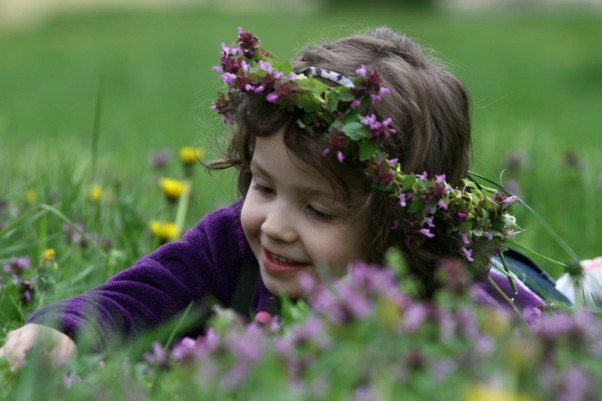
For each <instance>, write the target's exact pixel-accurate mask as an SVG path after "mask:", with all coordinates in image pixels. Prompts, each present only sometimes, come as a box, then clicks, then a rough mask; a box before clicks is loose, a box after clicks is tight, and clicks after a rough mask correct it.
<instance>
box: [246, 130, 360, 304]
mask: <svg viewBox="0 0 602 401" xmlns="http://www.w3.org/2000/svg"><path fill="white" fill-rule="evenodd" d="M251 172H252V174H253V181H252V183H251V187H250V188H249V191H248V193H247V196H246V199H245V203H244V206H243V209H242V216H241V219H242V225H243V228H244V230H245V234H246V236H247V239H248V241H249V244H250V245H251V248H252V249H253V253H254V254H255V257H256V258H257V260H258V262H259V266H260V270H261V276H262V279H263V281H264V283H265V285H266V287H267V288H268V289H269V290H270V291H271V292H273V293H276V294H278V293H284V294H286V295H288V296H290V297H299V296H301V293H302V290H301V286H300V284H299V278H300V276H301V275H302V274H309V275H311V276H314V277H315V278H318V279H319V278H320V277H321V276H323V275H324V274H326V275H336V276H338V275H341V274H343V273H344V271H345V268H346V266H347V265H348V264H349V263H350V262H353V261H355V260H357V259H361V258H362V257H364V256H365V244H366V243H367V242H368V241H365V239H364V238H363V235H365V229H364V227H365V224H364V223H362V221H363V220H362V219H361V218H359V216H358V213H357V212H355V213H354V211H352V210H350V208H349V207H348V205H347V204H346V203H345V202H344V200H343V198H342V196H341V194H336V193H335V190H334V188H333V187H332V184H331V183H330V181H328V180H327V179H326V178H325V177H324V176H323V175H321V174H320V173H319V172H318V171H317V170H316V169H315V168H314V167H312V166H310V165H308V164H306V163H304V162H302V161H301V160H299V159H298V158H296V157H295V156H294V155H292V154H291V153H290V151H288V150H287V149H286V147H285V145H284V142H283V139H282V132H281V131H278V132H277V133H275V134H272V135H270V136H267V137H258V138H256V142H255V150H254V154H253V159H252V161H251ZM327 268H328V269H327Z"/></svg>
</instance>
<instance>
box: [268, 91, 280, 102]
mask: <svg viewBox="0 0 602 401" xmlns="http://www.w3.org/2000/svg"><path fill="white" fill-rule="evenodd" d="M265 100H267V101H268V102H270V103H276V100H278V95H277V94H276V93H274V92H272V93H270V94H269V95H267V96H266V97H265Z"/></svg>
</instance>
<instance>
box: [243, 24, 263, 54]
mask: <svg viewBox="0 0 602 401" xmlns="http://www.w3.org/2000/svg"><path fill="white" fill-rule="evenodd" d="M238 43H239V44H240V49H241V50H242V52H243V54H244V56H245V57H246V58H253V57H255V56H256V55H257V52H259V51H260V50H259V39H257V36H255V35H253V34H252V33H251V32H247V31H245V30H244V29H242V28H238Z"/></svg>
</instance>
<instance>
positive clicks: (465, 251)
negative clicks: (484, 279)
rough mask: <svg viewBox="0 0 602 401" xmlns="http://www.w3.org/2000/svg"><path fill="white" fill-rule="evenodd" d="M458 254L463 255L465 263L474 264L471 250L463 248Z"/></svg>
mask: <svg viewBox="0 0 602 401" xmlns="http://www.w3.org/2000/svg"><path fill="white" fill-rule="evenodd" d="M460 252H461V253H462V254H463V255H464V257H465V258H466V260H467V261H469V262H474V259H473V257H472V249H470V248H467V247H465V246H463V247H462V248H460Z"/></svg>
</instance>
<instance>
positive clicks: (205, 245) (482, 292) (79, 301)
mask: <svg viewBox="0 0 602 401" xmlns="http://www.w3.org/2000/svg"><path fill="white" fill-rule="evenodd" d="M241 206H242V202H241V201H238V202H236V203H234V204H232V205H231V206H229V207H226V208H223V209H220V210H217V211H214V212H212V213H210V214H208V215H207V216H205V217H204V218H203V219H202V220H201V221H200V222H199V223H198V224H197V226H196V227H194V228H193V229H191V230H189V231H188V232H187V233H186V234H185V235H184V237H183V238H182V240H181V241H179V242H172V243H168V244H165V245H163V246H161V247H160V248H158V249H157V250H156V251H154V252H152V253H151V254H149V255H147V256H145V257H143V258H141V259H140V260H139V261H138V262H137V263H136V265H135V266H133V267H130V268H128V269H126V270H124V271H122V272H120V273H118V274H117V275H115V276H114V277H113V278H111V279H110V280H109V281H107V282H106V283H104V284H102V285H100V286H98V287H95V288H93V289H91V290H89V291H87V292H85V293H84V294H81V295H79V296H76V297H74V298H70V299H65V300H62V301H59V302H56V303H54V304H51V305H48V306H46V307H43V308H41V309H39V310H37V311H36V312H34V313H33V314H32V315H31V316H30V317H29V319H28V322H29V323H34V322H35V323H42V324H47V325H50V326H52V327H56V328H57V329H59V330H60V331H62V332H64V333H66V334H67V335H69V336H70V337H72V338H74V339H76V340H77V339H78V333H80V332H81V330H82V329H83V328H86V329H87V330H91V332H92V333H93V337H94V341H95V342H96V344H97V347H103V346H105V345H106V343H107V341H109V340H110V339H113V338H115V339H117V338H121V337H129V336H132V335H135V334H137V333H139V332H141V331H144V330H146V329H149V328H152V327H156V326H158V325H159V324H160V323H164V322H166V321H168V320H169V319H171V318H174V317H175V316H176V315H177V314H178V313H179V312H182V311H184V310H185V309H186V308H187V307H188V306H189V305H190V304H191V303H200V304H202V303H203V302H215V301H217V302H218V303H219V304H221V305H223V306H225V307H232V308H236V309H238V310H239V311H240V312H243V313H244V312H252V311H254V312H255V313H258V312H260V311H269V310H270V308H271V307H272V306H271V305H272V304H273V301H274V299H275V298H274V296H273V295H271V294H270V293H269V292H268V290H267V289H266V288H265V286H264V285H263V282H262V281H261V277H260V275H259V270H258V265H257V260H256V259H255V257H254V255H253V253H252V251H251V248H250V247H249V244H248V242H247V240H246V237H245V234H244V232H243V229H242V226H241V222H240V208H241ZM492 277H493V278H494V280H495V281H496V283H497V284H498V285H499V286H500V287H501V288H502V289H503V290H504V291H505V292H506V293H507V294H511V289H510V286H509V284H508V280H507V279H506V278H505V277H503V276H502V275H501V274H497V275H493V276H492ZM515 281H516V280H515ZM516 284H517V286H518V290H519V292H518V295H509V296H513V297H514V300H515V305H516V306H517V308H518V309H519V310H525V309H527V310H531V309H534V308H538V307H541V306H542V305H543V304H544V302H543V301H542V299H541V298H539V297H538V296H537V295H535V294H534V293H532V292H531V291H529V290H528V289H527V288H526V287H524V286H523V285H521V283H520V282H517V283H516ZM478 292H479V296H478V299H479V301H480V302H482V303H484V304H500V305H504V304H506V302H505V301H504V300H503V299H502V298H501V297H500V295H499V294H498V292H497V291H496V290H495V289H493V287H492V286H491V285H488V284H482V285H481V286H480V287H479V289H478ZM241 294H246V295H243V296H242V297H241ZM241 303H242V305H243V307H242V308H241V307H240V306H241ZM245 309H246V311H245ZM270 312H271V311H270Z"/></svg>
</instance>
